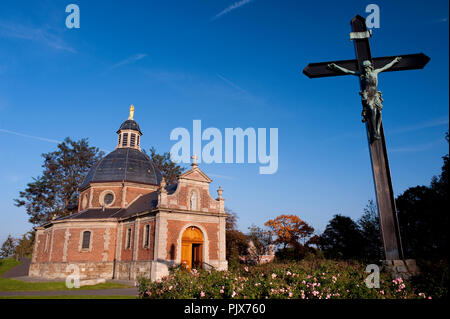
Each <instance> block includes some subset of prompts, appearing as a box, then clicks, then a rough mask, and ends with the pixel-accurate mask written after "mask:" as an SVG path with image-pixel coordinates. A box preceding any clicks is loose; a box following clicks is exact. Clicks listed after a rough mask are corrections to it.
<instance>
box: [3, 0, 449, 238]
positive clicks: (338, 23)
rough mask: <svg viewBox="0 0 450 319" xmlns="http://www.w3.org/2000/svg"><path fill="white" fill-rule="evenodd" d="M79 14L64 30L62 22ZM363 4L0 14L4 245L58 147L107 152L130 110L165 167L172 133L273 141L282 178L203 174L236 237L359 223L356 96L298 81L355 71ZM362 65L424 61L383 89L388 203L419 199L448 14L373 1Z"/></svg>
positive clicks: (363, 194)
mask: <svg viewBox="0 0 450 319" xmlns="http://www.w3.org/2000/svg"><path fill="white" fill-rule="evenodd" d="M69 3H76V4H78V5H79V7H80V17H81V19H80V22H81V24H80V26H81V27H80V28H79V29H67V28H66V27H65V19H66V16H67V15H68V14H67V13H66V12H65V7H66V6H67V5H68V4H69ZM369 3H371V2H364V1H345V2H343V1H310V2H306V1H275V0H253V1H228V0H217V1H210V0H192V1H126V2H125V1H75V0H74V1H72V2H68V1H53V0H51V1H50V0H47V1H42V0H40V1H19V0H15V1H2V2H0V149H1V156H0V241H3V240H4V239H5V238H6V236H7V235H8V234H13V235H15V236H18V235H20V234H22V233H24V232H26V231H28V230H30V229H31V227H32V225H31V224H29V223H28V222H27V220H28V216H27V215H26V213H25V210H24V209H23V208H17V207H15V206H14V205H13V199H14V198H17V196H18V193H19V191H20V190H23V189H24V188H25V187H26V184H27V183H28V182H30V181H31V180H32V177H35V176H38V175H39V174H40V173H41V171H42V169H41V164H42V158H41V154H42V153H44V152H50V151H53V150H55V148H56V142H57V141H61V140H63V139H64V138H65V137H66V136H70V137H71V138H74V139H79V138H82V137H88V138H89V141H90V143H91V144H92V145H95V146H97V147H99V148H101V149H104V150H110V151H112V150H113V149H114V147H115V143H116V134H115V131H116V130H117V128H118V127H119V126H120V124H121V123H122V121H123V120H125V119H126V118H127V116H128V108H129V105H130V104H131V103H132V104H134V105H135V107H136V112H135V119H136V120H137V121H138V123H139V124H140V126H141V129H142V131H143V133H144V135H143V137H142V145H143V146H144V147H145V148H146V149H149V148H150V147H151V146H155V147H156V149H157V150H158V151H160V152H164V151H169V150H170V148H171V147H172V145H173V144H174V143H175V142H174V141H170V139H169V134H170V132H171V131H172V130H173V129H174V128H176V127H184V128H187V129H188V130H189V131H191V132H192V121H193V120H195V119H200V120H202V126H203V128H207V127H216V128H218V129H220V130H221V131H222V133H223V132H224V130H225V128H227V127H230V128H236V127H242V128H244V129H245V128H248V127H253V128H255V129H256V128H270V127H275V128H278V130H279V155H278V156H279V168H278V171H277V173H276V174H273V175H260V174H259V173H258V171H259V164H209V165H207V164H201V165H200V168H201V169H203V170H204V171H205V172H206V173H207V174H208V175H209V176H210V177H211V178H212V179H213V180H214V182H213V183H212V184H211V188H210V191H211V194H212V195H213V196H216V190H217V188H218V186H219V185H221V186H222V188H223V189H224V194H223V196H224V197H225V199H226V205H227V206H228V207H230V208H231V209H233V210H234V211H236V212H237V213H238V215H239V217H240V219H239V227H240V228H241V230H244V231H245V230H247V227H248V226H250V225H251V224H252V223H255V224H257V225H259V226H262V225H263V223H264V222H265V221H267V220H268V219H270V218H274V217H276V216H278V215H280V214H282V213H292V214H296V215H298V216H300V217H301V218H302V219H304V220H305V221H307V222H308V223H310V224H311V225H312V226H314V227H315V228H316V230H317V231H319V232H321V231H323V229H324V228H325V226H326V224H327V222H328V220H329V219H330V218H331V217H332V216H333V215H334V214H337V213H340V214H344V215H347V216H351V217H352V218H354V219H357V218H358V217H359V216H360V215H361V213H362V210H363V208H364V206H365V205H366V203H367V201H368V200H369V199H373V198H374V187H373V182H372V174H371V167H370V159H369V152H368V146H367V142H366V138H365V128H364V125H363V124H362V123H361V118H360V113H361V104H360V98H359V95H358V91H359V85H358V82H357V79H355V78H354V77H339V78H325V79H314V80H311V79H308V78H307V77H306V76H304V75H303V74H302V73H301V71H302V69H303V68H304V67H305V66H306V65H307V64H308V63H310V62H322V61H329V60H338V59H351V58H353V57H354V51H353V45H352V43H351V42H350V40H349V32H350V25H349V22H350V20H351V18H352V17H353V16H355V15H356V14H360V15H363V16H367V13H365V7H366V5H368V4H369ZM376 4H377V5H378V6H379V7H380V13H381V15H380V28H379V29H375V30H374V32H373V37H372V39H371V45H372V55H373V56H374V57H376V56H384V55H396V54H408V53H418V52H424V53H425V54H427V55H428V56H430V57H431V61H430V62H429V64H428V65H427V66H426V68H425V69H424V70H416V71H404V72H391V73H386V74H382V75H381V76H380V85H379V88H380V90H381V91H382V92H383V97H384V99H385V102H384V111H383V116H384V126H385V131H386V134H387V141H386V142H387V146H388V150H389V159H390V164H391V172H392V178H393V184H394V185H393V186H394V190H395V193H396V194H399V193H401V192H403V191H404V190H405V189H407V188H408V187H411V186H415V185H418V184H428V183H429V182H430V179H431V177H432V176H433V175H436V174H439V172H440V168H441V165H442V160H441V156H443V155H444V154H446V153H447V152H448V144H447V143H446V142H445V140H444V132H445V131H446V130H448V118H449V116H448V104H449V94H448V85H449V83H448V80H449V74H448V70H449V65H448V61H449V58H448V57H449V44H448V38H449V35H448V30H449V26H448V11H449V10H448V1H447V0H444V1H426V2H425V1H377V2H376Z"/></svg>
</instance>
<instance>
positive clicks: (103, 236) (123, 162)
mask: <svg viewBox="0 0 450 319" xmlns="http://www.w3.org/2000/svg"><path fill="white" fill-rule="evenodd" d="M133 116H134V107H133V106H131V108H130V116H129V118H128V119H127V120H126V121H125V122H123V123H122V125H121V126H120V128H119V130H118V131H117V134H118V139H117V146H116V149H115V150H114V151H113V152H111V153H109V154H108V155H106V156H105V157H103V158H102V159H101V160H100V161H99V162H98V163H96V164H95V165H94V166H93V167H92V169H91V170H90V171H89V173H88V174H87V175H86V177H85V179H84V181H83V182H82V184H81V185H79V188H78V193H79V200H78V208H77V212H76V213H73V214H71V215H69V216H65V217H59V218H55V219H53V220H51V221H49V222H47V223H46V224H44V225H41V226H39V227H36V228H35V229H36V240H35V244H34V251H33V257H32V261H31V266H30V270H29V276H31V277H43V278H65V277H66V276H68V275H69V274H71V273H72V272H73V268H71V267H68V266H70V265H76V266H78V269H79V273H80V279H93V278H105V279H126V280H130V279H136V278H137V277H138V276H146V277H147V278H150V279H152V280H156V279H159V278H162V277H164V276H166V275H167V274H168V267H170V266H171V265H176V264H182V265H184V266H185V267H186V268H199V267H202V268H211V267H213V268H216V269H218V270H226V269H227V267H228V263H227V260H226V257H225V221H226V218H227V216H228V215H227V214H226V213H225V209H224V199H223V197H222V189H221V187H219V189H218V190H217V193H218V197H217V198H216V199H214V198H213V197H212V196H211V194H210V193H209V184H210V183H211V182H212V180H211V179H210V178H209V177H208V176H207V175H206V174H205V173H204V172H203V171H202V170H201V169H200V168H199V167H198V164H197V163H196V160H195V156H194V159H193V163H192V164H191V169H190V170H188V171H187V172H185V173H183V174H181V175H180V176H179V177H178V179H177V182H176V183H175V184H173V185H168V184H167V183H166V181H165V180H164V178H163V177H162V175H161V172H160V171H159V170H158V169H157V168H156V167H155V165H154V164H153V162H152V160H151V159H150V158H149V156H147V155H146V154H145V153H144V152H142V150H141V136H142V132H141V129H140V128H139V125H138V124H137V123H136V121H135V120H134V119H133ZM72 267H73V266H72Z"/></svg>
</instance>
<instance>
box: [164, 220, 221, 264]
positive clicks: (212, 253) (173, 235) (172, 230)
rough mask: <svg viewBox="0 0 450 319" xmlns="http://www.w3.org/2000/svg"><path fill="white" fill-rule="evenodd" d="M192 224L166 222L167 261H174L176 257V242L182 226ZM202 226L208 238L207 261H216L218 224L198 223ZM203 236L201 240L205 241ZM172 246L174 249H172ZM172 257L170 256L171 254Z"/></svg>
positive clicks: (176, 221) (217, 253)
mask: <svg viewBox="0 0 450 319" xmlns="http://www.w3.org/2000/svg"><path fill="white" fill-rule="evenodd" d="M188 224H192V223H190V222H185V221H178V220H168V221H167V257H166V258H167V259H172V258H173V259H175V258H176V256H177V252H178V249H179V247H177V240H178V238H179V236H180V234H181V231H182V229H183V228H184V226H186V225H188ZM198 224H199V225H200V226H202V227H203V228H204V229H205V230H206V232H207V236H208V240H209V259H218V258H219V241H218V232H219V224H218V223H198ZM205 237H206V236H205V234H203V238H204V239H205ZM172 245H173V247H174V248H172ZM172 252H173V254H174V256H171V254H172Z"/></svg>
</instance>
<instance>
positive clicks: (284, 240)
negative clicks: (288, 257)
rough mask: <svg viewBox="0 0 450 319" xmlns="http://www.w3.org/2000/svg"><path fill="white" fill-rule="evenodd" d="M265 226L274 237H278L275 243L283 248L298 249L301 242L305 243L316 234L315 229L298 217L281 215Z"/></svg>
mask: <svg viewBox="0 0 450 319" xmlns="http://www.w3.org/2000/svg"><path fill="white" fill-rule="evenodd" d="M264 225H265V226H267V227H269V229H270V233H271V234H272V235H273V236H276V239H275V241H274V242H275V243H276V244H280V245H283V248H286V247H287V246H288V245H291V246H293V247H296V246H297V245H299V244H300V240H301V241H302V242H303V243H304V242H305V241H306V239H307V238H308V237H309V236H311V235H312V233H313V232H314V228H313V227H311V226H309V225H308V224H307V223H306V222H304V221H303V220H301V219H300V218H299V217H298V216H296V215H280V216H278V217H277V218H275V219H271V220H269V221H267V222H266V223H264Z"/></svg>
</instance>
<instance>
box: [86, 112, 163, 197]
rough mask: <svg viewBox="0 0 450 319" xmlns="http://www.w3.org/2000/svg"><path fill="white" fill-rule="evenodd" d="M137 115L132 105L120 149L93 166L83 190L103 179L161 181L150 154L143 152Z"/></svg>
mask: <svg viewBox="0 0 450 319" xmlns="http://www.w3.org/2000/svg"><path fill="white" fill-rule="evenodd" d="M133 115H134V106H133V105H131V107H130V116H129V117H128V119H127V120H126V121H125V122H123V123H122V125H121V126H120V128H119V130H118V131H117V133H118V135H119V138H118V143H117V147H116V150H115V151H113V152H111V153H109V154H108V155H106V156H105V157H104V158H102V159H101V160H100V161H98V162H97V163H96V164H95V165H94V166H93V167H92V168H91V170H90V171H89V172H88V174H87V175H86V177H85V179H84V181H83V182H82V183H81V185H80V186H79V189H83V188H85V187H87V186H88V185H89V184H90V183H100V182H135V183H141V184H151V185H159V184H160V182H161V179H162V175H161V172H160V171H159V170H158V168H157V167H156V166H155V165H154V164H153V162H152V160H151V159H150V157H148V155H147V154H145V153H143V152H142V151H141V148H140V136H141V135H142V132H141V129H140V128H139V125H138V124H137V123H136V121H135V120H134V119H133ZM130 131H131V132H130ZM133 131H135V132H137V133H135V132H133Z"/></svg>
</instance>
